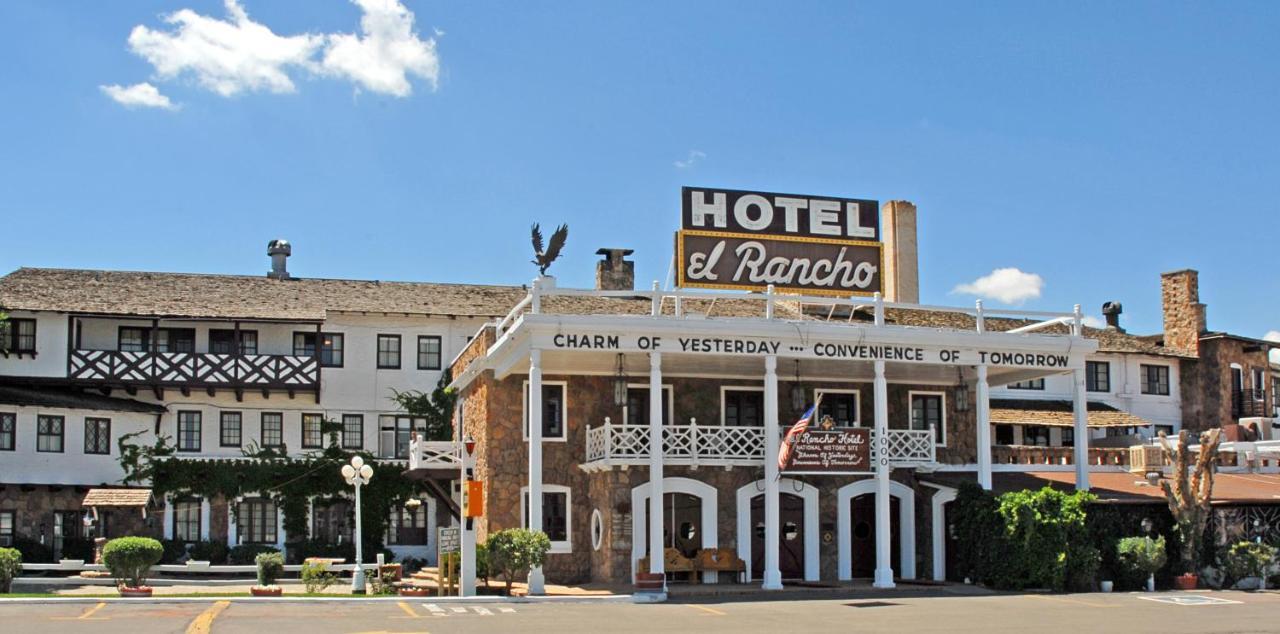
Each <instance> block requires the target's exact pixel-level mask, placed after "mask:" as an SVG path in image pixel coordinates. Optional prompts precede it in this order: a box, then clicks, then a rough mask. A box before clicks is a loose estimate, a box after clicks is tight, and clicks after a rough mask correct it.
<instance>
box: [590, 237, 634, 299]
mask: <svg viewBox="0 0 1280 634" xmlns="http://www.w3.org/2000/svg"><path fill="white" fill-rule="evenodd" d="M632 253H634V251H632V250H631V249H608V248H605V249H600V250H598V251H596V255H603V256H604V259H603V260H600V261H599V262H596V290H597V291H633V290H635V288H636V264H635V262H632V261H631V260H628V259H626V257H627V256H628V255H631V254H632Z"/></svg>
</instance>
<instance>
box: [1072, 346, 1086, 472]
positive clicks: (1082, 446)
mask: <svg viewBox="0 0 1280 634" xmlns="http://www.w3.org/2000/svg"><path fill="white" fill-rule="evenodd" d="M1071 378H1072V380H1073V382H1074V384H1075V399H1074V400H1073V402H1072V411H1073V413H1074V414H1075V434H1076V447H1075V463H1076V490H1077V491H1088V490H1089V400H1088V396H1087V394H1086V392H1085V382H1084V368H1077V369H1075V370H1072V371H1071Z"/></svg>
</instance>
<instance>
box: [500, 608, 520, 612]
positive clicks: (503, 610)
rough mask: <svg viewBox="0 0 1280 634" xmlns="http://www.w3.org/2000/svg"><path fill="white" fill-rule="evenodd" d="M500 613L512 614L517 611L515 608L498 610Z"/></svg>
mask: <svg viewBox="0 0 1280 634" xmlns="http://www.w3.org/2000/svg"><path fill="white" fill-rule="evenodd" d="M498 611H499V612H508V613H510V612H515V611H516V609H515V608H498Z"/></svg>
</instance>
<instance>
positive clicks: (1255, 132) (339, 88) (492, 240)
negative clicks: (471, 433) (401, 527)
mask: <svg viewBox="0 0 1280 634" xmlns="http://www.w3.org/2000/svg"><path fill="white" fill-rule="evenodd" d="M369 1H370V2H371V3H372V1H373V0H369ZM242 5H243V9H244V11H246V12H247V20H249V21H251V22H250V23H249V24H250V26H251V27H252V28H258V29H264V30H265V29H269V31H270V33H274V34H275V35H274V36H273V37H278V38H279V40H278V42H275V43H276V44H279V46H275V47H274V48H270V50H267V51H266V52H262V51H259V53H261V56H262V59H258V58H254V61H255V64H256V65H255V64H240V65H238V66H237V65H235V64H232V65H231V68H230V69H228V68H225V67H219V68H215V69H214V70H209V68H211V67H210V66H209V64H210V63H211V62H210V61H209V60H208V59H204V60H201V59H199V55H200V52H199V51H195V52H193V51H192V50H190V49H189V48H184V46H183V44H184V43H189V42H188V41H187V40H184V39H181V37H180V34H179V32H178V28H179V25H177V24H174V23H170V22H167V21H166V19H165V17H164V16H166V15H170V14H173V13H174V12H177V11H179V10H182V9H189V10H190V11H191V12H192V13H190V14H188V15H190V16H196V18H198V20H204V21H202V22H199V24H202V25H204V26H210V25H213V26H214V27H216V24H213V23H212V21H213V20H219V21H224V22H225V24H226V26H227V27H228V28H230V27H231V26H232V22H234V19H233V18H229V17H228V15H229V13H228V9H227V8H226V7H224V6H223V5H222V3H221V2H217V1H209V0H178V1H164V2H160V1H153V0H145V1H144V0H138V1H131V2H111V3H105V2H96V1H89V0H84V1H77V2H43V1H35V0H16V1H12V0H11V1H9V2H4V3H0V24H5V25H8V26H9V27H10V28H8V29H6V37H5V38H2V39H0V59H4V60H6V61H5V63H4V66H5V72H4V74H3V76H2V77H3V81H4V83H5V88H6V90H5V91H4V93H5V97H4V98H3V99H0V174H2V175H3V176H0V183H3V186H2V187H0V217H3V218H4V220H3V222H2V223H0V224H2V225H3V227H4V228H3V229H0V233H3V234H4V235H5V236H6V239H5V240H4V245H5V246H4V248H3V249H0V269H3V270H5V271H8V270H11V269H14V268H16V267H19V266H61V267H91V268H120V269H143V270H178V271H197V272H221V273H248V274H260V273H262V272H264V271H265V270H266V269H267V258H266V255H265V245H266V242H267V241H268V240H269V239H271V238H275V237H285V238H288V239H289V240H291V241H292V242H293V243H294V257H293V258H292V260H291V263H290V266H291V269H292V270H293V271H294V272H295V274H299V275H304V276H325V277H354V278H377V279H398V280H438V281H459V282H493V283H521V282H525V281H528V280H529V279H531V278H532V277H533V276H534V275H535V273H536V271H535V269H534V268H533V266H532V265H531V264H529V263H528V260H529V259H530V253H529V246H528V226H529V224H530V223H532V222H535V221H536V222H541V223H542V224H543V226H544V227H546V226H548V225H554V224H557V223H560V222H567V223H569V225H570V227H571V236H570V239H569V246H568V249H567V253H566V255H565V257H564V258H563V259H562V260H561V261H559V262H557V263H556V264H555V265H554V266H553V267H552V269H551V272H552V273H553V274H556V275H558V277H559V278H560V280H561V284H563V285H574V286H587V285H589V284H590V283H591V275H592V271H593V262H594V261H595V259H596V256H595V254H594V252H595V250H596V248H598V247H601V246H625V247H630V248H634V249H635V250H636V256H635V257H636V259H637V263H638V264H637V266H638V274H637V278H638V279H639V280H643V281H647V280H651V279H662V278H665V277H666V276H667V271H668V266H669V262H670V256H671V245H672V231H673V230H674V229H675V228H676V226H677V224H678V211H679V210H678V203H679V188H680V186H682V185H704V186H719V187H729V188H739V189H758V190H765V191H784V192H796V193H810V194H825V195H835V196H848V197H861V198H873V199H878V200H889V199H907V200H911V201H913V202H915V203H916V204H917V205H918V206H919V209H920V222H921V228H920V233H921V274H922V279H921V284H922V291H923V293H922V294H923V299H924V301H926V302H930V303H948V304H964V305H968V304H970V303H971V302H972V300H973V297H972V296H970V295H965V294H961V293H955V292H953V289H954V288H955V287H957V285H961V284H965V283H969V282H973V281H974V280H976V279H978V278H980V277H982V276H984V275H988V274H990V273H991V272H992V271H993V270H995V269H1000V268H1008V267H1013V268H1017V269H1019V270H1020V271H1023V272H1026V273H1030V274H1034V275H1038V276H1039V277H1040V279H1041V280H1042V288H1041V294H1040V296H1039V297H1033V298H1029V299H1027V300H1025V303H1023V306H1025V307H1028V308H1045V309H1070V307H1071V305H1072V304H1074V303H1081V304H1083V305H1084V307H1085V309H1086V311H1087V312H1089V313H1091V314H1097V313H1098V312H1099V310H1098V307H1099V306H1100V305H1101V303H1102V302H1103V301H1106V300H1113V299H1116V300H1120V301H1122V302H1124V303H1125V306H1126V313H1125V316H1124V319H1125V323H1126V324H1127V325H1128V326H1130V327H1131V329H1133V330H1136V331H1141V332H1152V331H1156V330H1158V329H1159V327H1160V317H1159V273H1161V272H1162V271H1167V270H1172V269H1177V268H1184V267H1192V268H1197V269H1199V270H1200V271H1201V299H1202V301H1204V302H1206V303H1207V304H1209V325H1210V327H1211V328H1213V329H1216V330H1230V331H1233V332H1236V333H1239V334H1244V335H1250V336H1257V337H1261V336H1263V335H1264V334H1266V333H1267V332H1268V331H1272V330H1280V275H1277V271H1278V270H1280V269H1278V268H1277V261H1278V260H1277V257H1276V254H1275V248H1274V245H1275V244H1276V236H1277V235H1280V220H1278V219H1277V217H1278V214H1277V211H1280V203H1278V202H1277V201H1280V178H1278V176H1280V122H1278V119H1277V113H1280V107H1278V106H1280V66H1278V65H1277V60H1280V37H1276V33H1277V32H1280V3H1246V2H1232V3H1198V4H1193V3H1183V2H1179V3H1138V2H1125V3H1114V2H1100V3H1024V2H1010V3H958V2H941V3H917V4H910V5H903V4H901V3H887V2H886V3H844V2H841V3H816V2H813V3H778V2H770V3H763V2H694V3H690V2H643V3H619V2H557V3H517V2H504V3H487V2H453V3H442V2H423V1H420V0H404V6H405V7H406V8H407V13H401V14H395V12H394V11H392V12H391V13H386V12H382V13H378V12H376V11H374V12H372V13H371V12H369V11H366V10H365V9H364V8H362V7H360V6H357V5H356V4H353V3H351V2H347V1H345V0H309V1H307V2H265V1H263V0H243V3H242ZM370 6H373V5H372V4H371V5H370ZM390 8H391V9H395V7H394V6H392V7H390ZM371 15H372V16H373V17H374V18H377V17H379V16H382V17H386V16H387V15H391V16H392V18H395V17H396V16H397V15H398V17H399V19H401V20H403V18H405V17H406V16H407V15H411V16H412V18H413V20H414V25H413V28H412V30H411V31H410V30H408V29H407V28H401V29H400V31H396V28H395V27H396V26H397V24H398V25H399V27H405V23H404V22H398V23H387V22H379V23H377V24H373V25H372V26H373V27H374V30H375V31H376V30H377V29H378V28H381V27H380V26H379V25H381V26H382V27H387V28H388V29H389V30H387V31H386V33H383V36H385V37H387V38H393V37H400V38H401V39H400V40H397V41H394V42H392V43H393V44H396V45H397V46H400V45H404V46H403V47H401V48H398V49H396V50H399V51H401V52H402V53H403V52H404V51H406V50H407V51H408V53H406V54H403V55H400V56H393V57H394V59H390V58H386V56H385V53H386V51H385V50H382V49H378V47H376V46H367V47H364V48H362V46H363V45H368V44H370V43H371V42H372V39H373V38H376V37H378V33H382V32H381V31H379V32H378V33H374V32H373V31H365V30H363V27H362V22H361V19H362V16H363V17H365V18H369V17H370V16H371ZM375 22H377V21H376V20H375ZM392 22H394V20H392ZM388 24H390V26H388ZM139 26H141V27H143V28H142V29H141V35H139V34H138V33H137V32H135V31H134V30H135V27H139ZM366 26H367V25H366ZM131 32H134V33H135V36H134V37H132V38H131ZM250 32H251V29H250V30H249V31H245V33H250ZM253 32H257V33H260V31H253ZM208 33H211V34H212V35H210V36H209V37H215V36H218V34H219V33H221V31H218V30H217V29H216V28H214V29H213V30H210V31H208ZM397 33H398V35H397ZM308 34H309V37H308ZM341 34H347V35H346V36H343V35H341ZM215 39H216V37H215ZM244 41H247V40H243V41H240V42H241V43H242V44H243V43H244ZM254 42H257V43H256V44H255V43H254ZM336 43H345V44H346V45H349V46H348V47H347V48H338V49H336V50H335V45H336ZM258 44H261V38H259V39H258V40H254V41H253V42H250V44H247V45H253V46H256V45H258ZM293 45H296V48H302V49H306V51H305V52H304V54H297V51H293V52H292V53H290V52H289V51H288V50H284V51H283V52H282V49H288V47H289V46H293ZM308 47H310V48H308ZM404 47H407V48H404ZM290 55H292V57H290ZM369 55H374V57H372V58H371V57H368V56H369ZM377 55H383V57H381V58H379V57H377ZM264 59H266V61H263V60H264ZM281 60H284V61H281ZM371 60H372V61H371ZM166 64H168V65H169V66H166ZM175 69H176V70H175ZM237 73H240V74H239V75H237ZM273 73H274V74H273ZM397 73H398V74H397ZM281 78H283V79H281ZM142 83H146V84H149V85H150V86H151V88H153V89H154V94H152V93H146V94H144V93H145V91H143V92H133V93H130V94H131V95H132V96H133V98H134V101H133V102H132V103H133V104H134V105H133V107H126V106H124V105H122V104H121V103H119V102H117V101H116V100H114V99H113V98H112V97H111V96H110V95H108V94H107V92H106V91H104V89H103V88H102V87H103V86H119V87H120V89H121V90H124V89H126V88H129V87H133V86H136V85H137V84H142ZM160 96H162V97H163V98H167V99H168V100H169V101H168V104H169V106H170V107H169V108H163V107H146V106H143V105H138V104H139V103H153V104H154V103H162V102H159V101H158V100H159V99H161V97H160ZM125 99H126V100H128V95H126V97H125Z"/></svg>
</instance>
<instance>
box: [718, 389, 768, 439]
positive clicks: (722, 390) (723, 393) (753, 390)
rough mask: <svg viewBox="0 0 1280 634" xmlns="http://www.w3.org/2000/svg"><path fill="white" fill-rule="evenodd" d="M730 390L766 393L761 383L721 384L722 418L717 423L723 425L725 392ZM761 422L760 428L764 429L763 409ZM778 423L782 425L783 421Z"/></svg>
mask: <svg viewBox="0 0 1280 634" xmlns="http://www.w3.org/2000/svg"><path fill="white" fill-rule="evenodd" d="M728 392H760V393H761V394H764V386H763V385H761V386H759V387H756V386H754V385H721V386H720V420H719V421H717V422H716V424H717V425H719V426H721V427H724V425H725V410H726V409H727V408H726V407H725V405H726V403H725V394H726V393H728ZM760 423H761V425H760V428H761V429H763V428H764V412H763V411H762V412H760ZM778 424H779V425H781V424H782V421H778Z"/></svg>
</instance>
